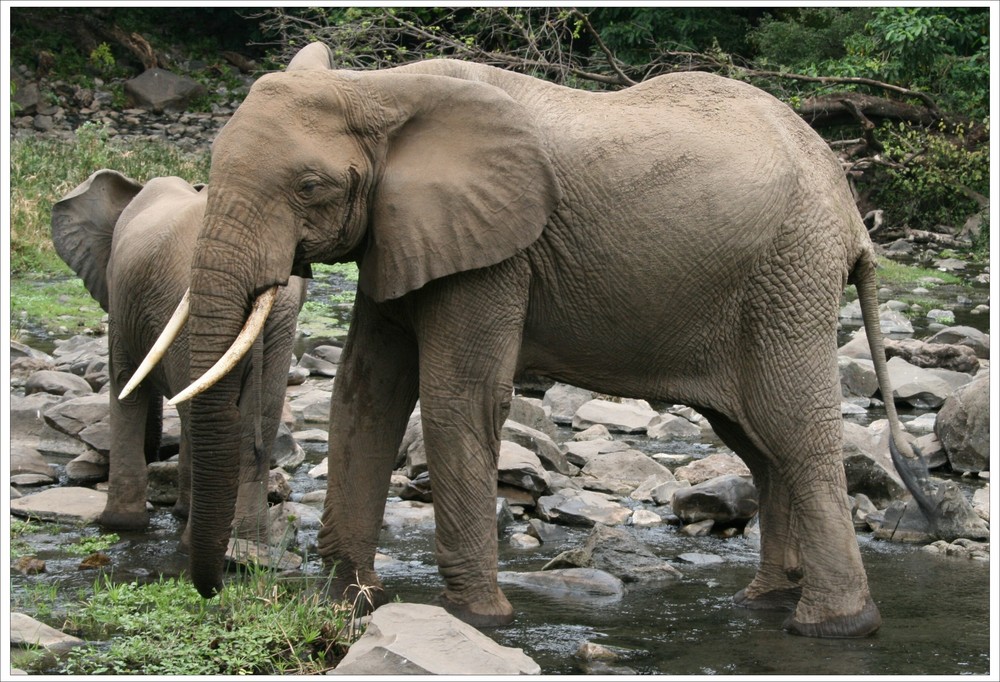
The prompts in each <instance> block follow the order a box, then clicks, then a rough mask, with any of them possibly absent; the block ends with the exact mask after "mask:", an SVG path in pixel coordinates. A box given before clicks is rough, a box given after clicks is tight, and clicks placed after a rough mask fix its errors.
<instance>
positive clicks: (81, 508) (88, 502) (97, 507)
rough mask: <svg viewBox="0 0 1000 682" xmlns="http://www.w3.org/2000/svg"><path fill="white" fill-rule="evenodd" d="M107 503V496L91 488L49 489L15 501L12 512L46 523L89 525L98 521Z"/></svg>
mask: <svg viewBox="0 0 1000 682" xmlns="http://www.w3.org/2000/svg"><path fill="white" fill-rule="evenodd" d="M107 501H108V494H107V493H104V492H101V491H98V490H92V489H90V488H77V487H60V488H49V489H47V490H42V491H41V492H37V493H34V494H33V495H25V496H24V497H19V498H17V499H16V500H11V501H10V511H11V513H12V514H15V515H17V516H27V517H29V518H37V519H41V520H43V521H58V522H60V523H80V524H89V523H94V522H95V521H96V520H97V517H98V516H100V514H101V512H103V511H104V505H105V504H106V503H107Z"/></svg>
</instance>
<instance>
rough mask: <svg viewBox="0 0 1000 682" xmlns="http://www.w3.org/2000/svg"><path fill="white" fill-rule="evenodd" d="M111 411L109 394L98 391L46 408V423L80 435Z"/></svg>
mask: <svg viewBox="0 0 1000 682" xmlns="http://www.w3.org/2000/svg"><path fill="white" fill-rule="evenodd" d="M110 412H111V406H110V405H109V404H108V396H106V395H104V394H102V393H97V394H91V395H86V396H80V397H79V398H72V399H70V400H66V401H64V402H61V403H58V404H56V405H53V406H52V407H50V408H48V409H47V410H45V412H44V417H45V423H46V424H48V425H49V426H51V427H52V428H54V429H56V430H57V431H61V432H62V433H65V434H66V435H67V436H78V435H79V434H80V432H81V431H83V430H84V429H86V428H87V427H89V426H91V425H93V424H97V423H98V422H101V421H104V420H107V419H108V415H109V414H110Z"/></svg>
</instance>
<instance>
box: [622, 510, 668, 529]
mask: <svg viewBox="0 0 1000 682" xmlns="http://www.w3.org/2000/svg"><path fill="white" fill-rule="evenodd" d="M661 523H663V518H662V517H661V516H660V515H659V514H657V513H656V512H654V511H650V510H648V509H636V510H635V511H634V512H632V517H631V518H630V519H629V520H628V525H630V526H634V527H636V528H650V527H652V526H659V525H660V524H661Z"/></svg>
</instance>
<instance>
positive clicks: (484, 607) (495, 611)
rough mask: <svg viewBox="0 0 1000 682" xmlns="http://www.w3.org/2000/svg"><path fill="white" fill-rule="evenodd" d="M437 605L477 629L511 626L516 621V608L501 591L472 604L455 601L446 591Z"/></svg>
mask: <svg viewBox="0 0 1000 682" xmlns="http://www.w3.org/2000/svg"><path fill="white" fill-rule="evenodd" d="M437 603H438V605H439V606H442V607H443V608H444V610H445V611H447V612H448V613H450V614H451V615H453V616H455V617H456V618H458V619H459V620H462V621H464V622H466V623H468V624H469V625H471V626H472V627H475V628H491V627H499V626H501V625H509V624H510V623H511V622H513V620H514V607H513V606H511V605H510V602H509V601H507V597H505V596H504V593H503V592H501V591H500V590H499V589H498V590H497V591H496V594H495V595H493V596H492V597H488V598H486V599H480V600H477V601H471V602H458V601H455V600H454V599H452V598H451V597H450V596H449V594H448V592H447V590H446V591H445V592H442V593H441V594H440V595H439V596H438V598H437Z"/></svg>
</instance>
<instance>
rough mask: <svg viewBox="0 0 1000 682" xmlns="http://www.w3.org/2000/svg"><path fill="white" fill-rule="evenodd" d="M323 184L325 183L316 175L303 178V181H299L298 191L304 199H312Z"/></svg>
mask: <svg viewBox="0 0 1000 682" xmlns="http://www.w3.org/2000/svg"><path fill="white" fill-rule="evenodd" d="M322 186H323V185H322V183H321V182H320V180H319V178H315V177H310V178H303V179H302V180H301V181H299V185H298V187H297V188H296V192H297V193H298V195H299V196H300V197H302V199H303V200H305V201H309V200H310V199H314V198H315V197H316V195H317V194H318V193H319V191H320V188H321V187H322Z"/></svg>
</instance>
